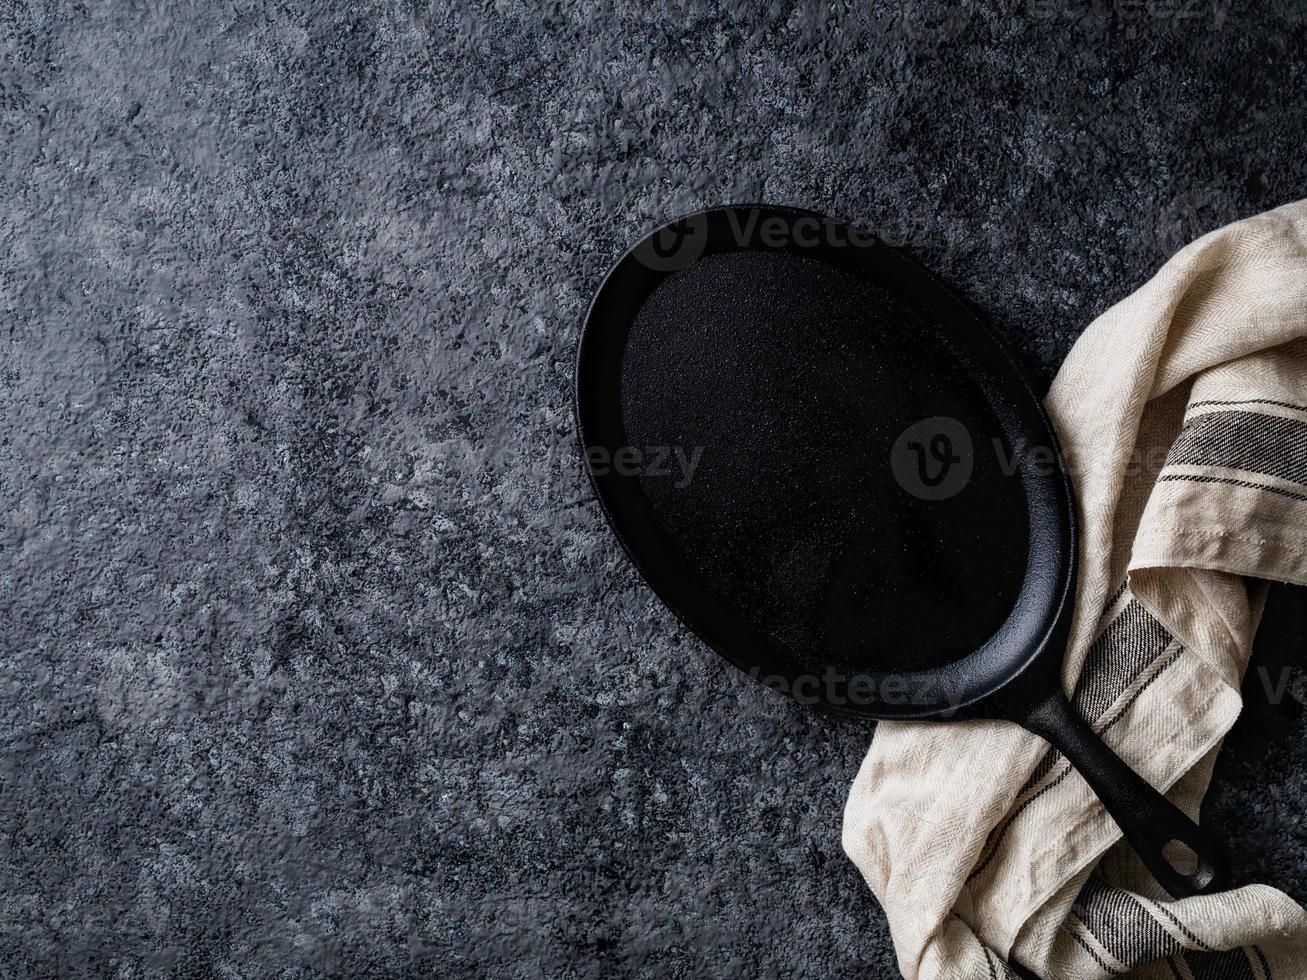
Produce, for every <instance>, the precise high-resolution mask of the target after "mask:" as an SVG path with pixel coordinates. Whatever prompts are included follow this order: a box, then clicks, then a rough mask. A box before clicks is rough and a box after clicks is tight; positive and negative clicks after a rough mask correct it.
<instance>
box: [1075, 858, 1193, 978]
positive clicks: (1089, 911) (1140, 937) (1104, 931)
mask: <svg viewBox="0 0 1307 980" xmlns="http://www.w3.org/2000/svg"><path fill="white" fill-rule="evenodd" d="M1074 911H1075V913H1076V915H1077V916H1078V917H1079V919H1080V921H1081V922H1083V923H1084V924H1085V928H1086V929H1088V930H1089V931H1090V932H1092V933H1093V934H1094V936H1095V938H1097V939H1098V941H1099V942H1100V943H1102V945H1103V948H1104V949H1105V950H1107V951H1108V952H1109V953H1111V954H1112V955H1113V956H1115V957H1116V958H1117V959H1118V960H1120V961H1121V962H1122V963H1124V964H1125V965H1126V966H1138V965H1139V964H1140V963H1149V962H1152V961H1153V960H1160V959H1162V958H1164V957H1167V956H1170V955H1171V954H1172V953H1175V952H1177V951H1178V950H1179V949H1180V948H1181V944H1180V942H1179V940H1177V939H1176V938H1175V937H1174V936H1172V935H1171V934H1170V933H1169V932H1167V931H1166V930H1165V929H1163V928H1162V924H1161V923H1160V922H1158V921H1157V919H1155V918H1154V917H1153V916H1152V915H1151V914H1150V913H1149V911H1148V910H1147V909H1146V908H1144V906H1143V905H1142V904H1141V903H1140V902H1139V900H1138V899H1137V898H1136V897H1135V896H1134V895H1132V894H1130V893H1129V892H1127V891H1124V890H1122V889H1120V888H1113V887H1112V886H1111V885H1108V884H1107V883H1106V882H1104V881H1102V880H1101V879H1100V878H1098V876H1096V875H1095V876H1094V877H1091V878H1090V879H1089V881H1088V882H1086V883H1085V887H1084V889H1083V890H1082V891H1081V892H1080V896H1079V898H1077V899H1076V903H1075V905H1074Z"/></svg>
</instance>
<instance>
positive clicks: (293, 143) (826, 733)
mask: <svg viewBox="0 0 1307 980" xmlns="http://www.w3.org/2000/svg"><path fill="white" fill-rule="evenodd" d="M852 6H853V7H854V8H856V9H852V10H842V9H841V10H840V11H835V12H831V11H829V10H827V9H826V6H825V5H824V4H822V5H817V4H800V5H795V4H794V3H791V2H788V0H786V2H777V3H773V4H771V5H770V7H768V6H767V5H766V4H744V3H739V4H733V5H730V6H728V7H723V8H717V7H714V6H713V5H711V4H709V3H705V2H693V0H692V2H682V3H673V4H668V5H665V6H662V5H660V6H658V7H650V6H649V5H647V4H643V3H636V2H632V0H619V2H617V3H615V4H614V3H607V4H602V5H595V4H588V3H577V4H565V5H562V4H554V5H549V6H548V7H547V9H544V8H540V9H538V8H537V7H536V6H534V5H531V4H527V3H520V2H514V0H505V2H501V3H496V4H477V5H470V4H453V5H450V6H444V5H442V4H439V3H437V4H432V5H428V4H402V3H396V4H393V5H369V4H350V5H346V4H340V5H338V6H337V7H334V8H333V7H329V6H325V5H308V6H305V5H299V4H294V3H280V4H266V5H262V4H258V3H241V4H234V5H233V4H226V3H214V4H196V5H186V6H184V7H179V8H178V9H177V10H175V11H171V10H170V9H169V8H168V7H167V6H166V5H162V4H155V3H149V2H147V3H137V4H73V3H65V2H55V0H50V2H46V3H30V4H29V3H22V2H18V3H14V2H10V3H7V4H5V5H4V6H3V8H2V9H0V52H2V54H3V56H2V57H0V130H2V132H3V139H2V140H0V147H2V148H3V149H2V150H0V163H2V164H3V165H2V166H0V201H3V204H0V303H2V304H3V305H2V307H0V308H2V309H3V332H2V334H0V344H2V345H3V357H2V358H0V377H2V378H3V384H2V385H0V500H2V502H3V507H2V508H0V638H2V639H3V643H2V644H0V658H3V661H2V666H0V740H2V744H3V749H2V750H0V973H4V974H5V975H11V976H19V975H28V974H51V973H54V972H58V971H76V972H89V971H96V972H104V973H113V974H116V975H120V976H137V975H143V974H150V973H168V974H177V973H190V974H207V975H214V974H218V975H226V976H236V975H242V974H248V975H265V974H269V973H273V972H278V971H280V972H281V973H282V974H283V975H288V976H294V975H307V974H308V973H310V972H312V971H318V970H331V971H338V972H344V973H354V974H374V973H391V974H394V973H403V972H415V971H425V972H431V973H435V974H438V975H443V976H463V975H475V974H493V975H498V976H536V975H539V974H540V973H541V972H544V973H546V974H548V975H552V976H597V975H613V974H630V973H640V972H643V973H645V974H647V975H650V976H676V975H691V974H697V975H702V974H714V975H738V976H766V975H786V976H795V975H810V976H814V977H827V976H836V975H851V974H862V975H870V976H888V975H891V974H892V973H893V972H894V966H893V962H894V961H893V953H892V948H891V946H890V943H889V937H888V934H887V930H886V927H885V923H884V919H883V916H882V914H881V912H880V910H879V909H878V908H877V907H876V905H875V902H874V900H873V899H872V898H871V896H870V894H869V892H867V891H866V889H865V888H864V886H863V884H862V882H861V881H860V879H859V877H858V875H857V873H856V871H855V870H854V869H853V867H852V866H851V865H850V864H849V863H848V862H847V861H846V860H845V859H844V857H843V855H842V853H841V850H840V845H839V833H838V832H839V824H840V810H841V807H842V805H843V800H844V794H845V791H846V788H847V786H848V784H849V782H850V781H851V779H852V777H853V774H854V772H855V769H856V767H857V764H858V762H859V760H860V758H861V756H862V754H863V752H864V750H865V748H866V745H867V742H868V738H869V734H870V733H869V730H868V729H867V728H865V727H861V726H857V725H850V724H845V723H839V722H835V721H831V720H828V719H824V718H821V717H817V716H814V715H812V714H810V713H808V712H806V711H804V710H803V709H801V708H799V707H797V706H793V705H791V704H789V703H787V702H784V701H782V700H781V699H779V698H778V697H776V696H774V695H770V694H768V693H766V692H764V691H762V690H761V689H760V688H757V687H755V686H753V685H752V684H751V683H750V682H749V681H748V680H747V678H744V677H742V676H737V675H736V674H735V673H733V672H732V671H731V670H730V669H728V668H727V667H725V666H723V665H722V664H720V663H718V662H717V660H716V659H715V658H714V657H713V656H711V655H710V654H709V653H707V652H706V651H705V650H704V649H703V648H702V647H701V646H700V645H699V644H698V643H697V642H696V641H695V640H694V638H693V637H692V636H690V635H688V634H687V633H686V631H685V630H684V629H682V628H680V627H679V626H678V625H677V624H676V623H675V622H673V620H672V619H671V617H670V616H669V615H668V614H667V613H666V612H665V611H664V610H663V609H662V608H661V607H660V606H659V604H658V602H657V601H656V600H655V599H654V598H653V597H652V596H651V595H650V593H649V592H648V591H647V590H646V589H645V588H643V587H642V586H641V584H640V582H639V581H638V580H637V577H636V575H635V574H634V573H633V572H632V571H631V569H630V568H629V567H627V565H626V564H625V562H624V561H623V559H622V557H621V556H620V554H619V552H618V549H617V547H616V545H615V544H614V542H613V541H612V539H611V538H610V536H609V534H608V533H607V531H606V529H605V528H604V526H603V524H602V522H601V518H600V515H599V513H598V510H597V508H596V506H595V504H594V503H593V502H592V501H591V500H590V498H589V494H588V492H587V490H586V488H585V487H584V486H583V483H582V481H581V479H580V475H579V470H578V468H577V466H576V464H575V463H574V462H573V456H574V443H573V432H572V421H571V408H570V401H569V399H570V373H571V363H572V354H573V347H574V343H575V341H576V337H577V328H578V320H579V317H580V316H581V314H582V312H583V310H584V307H585V304H586V302H587V300H588V298H589V296H590V294H591V292H592V291H593V289H594V288H595V286H596V285H597V283H598V281H599V278H600V276H601V275H602V273H603V271H604V270H605V268H606V267H607V265H608V264H609V263H610V262H611V261H612V259H613V258H614V257H615V255H616V254H617V253H618V251H619V250H620V249H621V248H622V246H623V245H624V244H625V243H626V242H627V241H629V240H630V239H631V238H632V236H633V235H635V234H636V233H637V232H639V231H641V230H644V229H646V228H647V227H649V226H650V225H651V224H653V223H655V222H656V221H657V220H659V219H661V218H663V217H664V216H667V215H668V214H671V213H675V212H679V211H682V210H686V209H689V208H692V207H696V206H700V205H704V204H708V203H716V202H721V201H724V200H751V199H766V200H768V201H771V202H775V203H788V204H796V205H803V206H808V207H814V208H818V209H821V210H826V211H830V212H833V213H835V214H838V215H842V216H845V217H848V218H852V219H854V220H856V221H858V222H860V223H862V224H864V225H867V226H870V227H873V228H876V229H879V230H881V231H882V232H883V233H885V234H886V235H887V237H891V238H897V239H900V240H903V241H904V242H905V243H906V245H907V247H908V248H909V249H910V250H911V251H912V252H913V253H914V254H915V255H917V256H918V257H919V258H920V259H922V260H923V261H925V262H926V263H927V264H929V265H930V266H932V267H933V268H934V269H936V270H937V271H938V272H939V273H940V274H942V275H943V276H944V277H945V278H946V279H947V280H949V281H950V282H951V283H953V284H954V285H955V286H956V287H957V289H958V290H959V291H960V292H962V293H963V294H964V295H966V296H967V297H968V298H970V299H971V300H972V301H973V302H974V303H975V304H976V305H977V306H978V307H979V308H980V309H981V310H982V311H983V312H984V313H985V314H986V315H987V316H988V318H989V319H990V320H991V321H992V322H993V323H994V324H995V326H996V328H997V329H998V330H999V331H1000V332H1002V333H1003V334H1004V335H1006V337H1007V338H1009V340H1011V341H1012V343H1013V345H1014V346H1015V347H1016V348H1018V349H1019V351H1021V352H1022V354H1023V356H1024V357H1025V360H1026V361H1027V363H1028V365H1029V366H1030V368H1031V370H1032V372H1033V373H1034V374H1035V375H1036V376H1038V377H1039V378H1041V379H1042V380H1043V381H1044V382H1047V380H1048V379H1049V378H1050V377H1051V376H1052V373H1053V371H1054V370H1055V368H1056V365H1057V364H1058V362H1059V361H1060V359H1061V358H1062V356H1063V355H1064V354H1065V352H1066V351H1067V349H1068V348H1069V346H1070V345H1071V343H1072V341H1073V340H1074V338H1075V337H1076V335H1077V333H1078V331H1079V330H1081V329H1082V328H1083V326H1084V325H1085V324H1086V323H1087V322H1088V321H1089V320H1090V319H1092V317H1093V316H1094V315H1095V314H1097V313H1098V312H1100V311H1101V310H1103V309H1104V308H1106V307H1107V306H1108V305H1110V304H1111V303H1112V302H1114V301H1115V300H1116V299H1118V298H1120V297H1121V296H1124V295H1125V294H1126V293H1128V292H1129V291H1131V290H1132V289H1134V288H1135V287H1137V286H1138V285H1139V284H1140V283H1141V282H1143V281H1144V280H1145V279H1146V278H1147V277H1148V275H1149V274H1150V273H1151V271H1152V270H1153V269H1155V268H1156V267H1157V265H1158V264H1159V263H1160V262H1161V261H1163V260H1164V259H1165V258H1166V257H1167V256H1168V255H1169V254H1170V253H1171V252H1172V251H1173V250H1174V249H1175V248H1176V247H1178V246H1179V245H1181V244H1183V243H1184V242H1185V241H1187V240H1189V239H1191V238H1193V237H1195V236H1197V235H1198V234H1200V233H1202V232H1204V231H1207V230H1209V229H1211V228H1213V227H1216V226H1218V225H1220V224H1222V223H1224V222H1226V221H1229V220H1231V219H1234V218H1237V217H1240V216H1244V215H1247V214H1250V213H1253V212H1256V211H1260V210H1263V209H1265V208H1267V207H1270V206H1273V205H1276V204H1280V203H1283V202H1285V201H1288V200H1291V199H1294V198H1296V197H1301V196H1302V195H1303V194H1304V189H1305V188H1307V181H1305V180H1304V178H1305V177H1307V157H1305V156H1304V154H1303V144H1304V135H1307V126H1305V125H1304V119H1303V114H1302V97H1303V91H1304V88H1305V86H1307V70H1305V69H1304V65H1303V62H1302V60H1301V51H1302V50H1303V42H1304V37H1305V31H1304V29H1305V27H1307V17H1305V16H1304V13H1303V11H1304V8H1303V7H1302V5H1301V4H1300V3H1298V2H1297V0H1289V2H1288V3H1281V4H1278V5H1277V4H1261V5H1258V7H1257V12H1256V13H1251V12H1248V11H1247V10H1241V9H1237V8H1234V7H1232V6H1227V5H1226V4H1225V3H1223V2H1217V3H1216V4H1215V5H1212V4H1207V3H1203V4H1197V5H1193V6H1192V7H1190V6H1189V5H1187V4H1180V3H1171V4H1166V5H1154V6H1153V7H1150V8H1147V9H1143V10H1139V9H1136V8H1135V6H1134V5H1121V6H1120V7H1117V6H1115V5H1113V4H1111V3H1108V4H1106V5H1104V4H1101V3H1093V4H1091V3H1083V4H1077V3H1071V2H1068V3H1047V2H1040V3H1030V4H1019V3H1013V2H1002V3H999V4H988V5H986V9H984V10H981V9H979V8H978V7H966V8H958V9H957V10H954V11H953V12H952V13H947V12H946V11H947V10H948V9H949V8H945V7H943V6H940V7H930V6H928V5H921V4H917V3H911V2H905V3H894V4H891V5H889V6H886V5H879V6H878V5H875V4H872V5H870V6H867V5H863V4H855V5H852ZM1190 14H1192V16H1191V15H1190ZM1271 619H1272V623H1271V625H1272V627H1274V629H1273V632H1274V634H1275V636H1274V637H1272V640H1273V641H1274V642H1268V643H1264V644H1263V648H1264V649H1263V653H1262V654H1261V656H1262V657H1263V660H1264V662H1266V663H1268V664H1270V665H1272V666H1273V667H1276V668H1278V667H1280V666H1285V667H1288V668H1290V669H1291V684H1290V688H1289V691H1290V694H1291V695H1292V694H1297V695H1298V696H1299V697H1307V685H1305V684H1304V679H1303V677H1302V675H1301V673H1300V661H1301V651H1302V643H1301V640H1300V639H1299V637H1300V636H1301V634H1302V632H1303V626H1304V622H1305V621H1307V616H1305V615H1304V607H1303V603H1302V600H1301V598H1300V597H1298V596H1297V595H1296V594H1293V593H1288V592H1286V593H1284V594H1283V595H1280V596H1279V597H1278V604H1274V605H1273V606H1272V610H1271ZM1254 688H1255V689H1254V690H1253V691H1252V695H1253V698H1254V702H1255V703H1254V706H1253V709H1252V710H1251V711H1250V712H1249V717H1248V718H1247V719H1246V720H1245V721H1244V722H1241V725H1240V728H1239V730H1238V732H1237V734H1236V736H1235V737H1234V738H1233V740H1232V745H1231V752H1230V753H1229V754H1228V756H1227V758H1225V759H1224V760H1223V762H1222V765H1221V769H1220V772H1219V774H1218V785H1217V787H1216V789H1215V791H1214V795H1213V800H1212V806H1211V807H1210V808H1209V809H1211V811H1212V817H1213V819H1214V820H1215V821H1216V822H1217V823H1218V824H1219V825H1221V826H1222V827H1223V828H1224V829H1225V831H1226V832H1227V833H1228V834H1229V836H1230V838H1231V840H1232V841H1233V842H1234V848H1235V850H1236V856H1237V860H1236V864H1237V865H1238V867H1239V869H1240V872H1241V874H1243V875H1244V876H1246V877H1256V878H1259V879H1262V880H1266V881H1270V882H1272V883H1274V884H1277V885H1279V886H1280V887H1283V888H1285V889H1287V890H1288V891H1289V892H1290V893H1291V894H1293V895H1294V896H1295V897H1297V898H1298V899H1307V836H1305V835H1304V832H1303V828H1302V825H1301V820H1302V817H1301V814H1302V812H1303V808H1304V804H1305V803H1307V790H1305V787H1307V751H1305V749H1304V734H1305V733H1307V721H1304V718H1303V711H1302V705H1301V703H1300V701H1299V700H1296V699H1295V698H1294V697H1293V696H1289V697H1286V698H1283V699H1281V701H1280V703H1279V704H1278V705H1270V704H1268V703H1267V700H1268V699H1267V698H1266V697H1265V696H1264V695H1261V694H1258V689H1259V688H1258V686H1257V684H1256V682H1255V681H1254ZM1258 698H1260V699H1261V700H1260V701H1258V700H1257V699H1258Z"/></svg>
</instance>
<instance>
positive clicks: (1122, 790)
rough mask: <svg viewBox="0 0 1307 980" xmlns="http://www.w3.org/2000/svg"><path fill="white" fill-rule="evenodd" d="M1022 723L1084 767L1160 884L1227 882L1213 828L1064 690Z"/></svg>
mask: <svg viewBox="0 0 1307 980" xmlns="http://www.w3.org/2000/svg"><path fill="white" fill-rule="evenodd" d="M1022 724H1023V725H1024V726H1025V727H1026V728H1028V729H1029V730H1030V731H1032V732H1034V733H1035V734H1036V735H1039V736H1040V737H1042V738H1043V739H1044V740H1045V741H1046V742H1048V743H1049V744H1050V745H1052V746H1053V747H1054V748H1055V749H1057V750H1058V751H1059V752H1061V753H1062V754H1063V755H1064V756H1066V757H1067V759H1068V760H1069V761H1070V762H1071V764H1072V765H1073V766H1075V767H1076V769H1077V770H1079V772H1080V775H1082V776H1083V777H1084V778H1085V781H1086V782H1087V783H1089V785H1090V787H1091V788H1092V789H1093V791H1094V792H1095V793H1096V794H1098V798H1099V799H1100V800H1101V801H1102V803H1103V806H1105V807H1106V808H1107V812H1108V813H1109V814H1111V817H1112V819H1113V820H1115V821H1116V823H1117V826H1118V827H1120V828H1121V832H1122V834H1124V835H1125V839H1126V840H1128V841H1129V842H1130V846H1131V847H1133V848H1134V849H1135V853H1136V854H1138V855H1139V857H1140V858H1141V859H1142V860H1143V862H1144V865H1145V866H1146V867H1147V868H1148V870H1149V871H1150V872H1152V874H1153V877H1155V878H1156V879H1157V881H1158V883H1159V884H1161V886H1162V887H1163V888H1165V889H1166V890H1167V891H1168V892H1170V893H1171V895H1173V896H1174V897H1175V898H1186V897H1188V896H1190V895H1204V894H1210V893H1211V892H1217V891H1221V890H1223V889H1225V888H1226V887H1228V884H1229V879H1230V865H1229V861H1228V860H1227V859H1226V856H1225V851H1224V849H1223V848H1222V847H1221V844H1220V843H1219V842H1218V841H1217V840H1216V838H1215V837H1214V836H1212V834H1210V833H1208V832H1207V831H1206V830H1204V829H1203V828H1201V827H1199V826H1198V824H1196V823H1194V822H1193V821H1192V820H1190V819H1189V818H1188V817H1187V816H1186V815H1185V814H1184V812H1183V811H1182V810H1181V809H1180V808H1179V807H1177V806H1176V805H1175V804H1174V803H1172V802H1171V801H1170V800H1168V799H1167V798H1166V797H1165V796H1163V795H1162V794H1161V793H1159V792H1158V791H1157V790H1156V789H1154V788H1153V787H1152V786H1151V785H1150V784H1149V783H1148V782H1147V781H1146V780H1145V779H1144V778H1143V777H1142V776H1140V775H1139V774H1138V773H1136V772H1135V771H1134V770H1133V769H1131V768H1130V767H1129V766H1128V765H1126V764H1125V763H1124V762H1122V761H1121V758H1120V757H1119V756H1118V755H1117V754H1116V753H1115V752H1113V751H1112V750H1111V749H1110V748H1108V746H1107V743H1106V742H1104V741H1103V740H1102V739H1101V738H1100V737H1099V736H1098V735H1096V734H1095V733H1094V730H1093V729H1092V728H1090V727H1089V724H1088V723H1087V722H1086V721H1085V720H1084V719H1083V718H1081V717H1080V715H1079V713H1078V712H1077V711H1076V710H1075V709H1074V708H1073V707H1072V706H1071V705H1070V703H1069V702H1068V701H1067V699H1066V696H1065V695H1063V694H1062V692H1061V690H1060V689H1059V690H1057V691H1056V692H1055V693H1054V694H1053V695H1052V696H1050V697H1047V698H1045V699H1044V700H1043V701H1040V702H1039V703H1038V704H1036V705H1035V706H1034V708H1032V709H1031V710H1030V712H1029V714H1027V715H1026V717H1025V718H1024V719H1023V720H1022Z"/></svg>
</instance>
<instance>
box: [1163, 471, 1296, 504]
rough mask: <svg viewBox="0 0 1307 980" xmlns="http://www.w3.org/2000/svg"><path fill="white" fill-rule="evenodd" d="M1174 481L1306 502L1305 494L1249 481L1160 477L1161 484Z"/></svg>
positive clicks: (1175, 474)
mask: <svg viewBox="0 0 1307 980" xmlns="http://www.w3.org/2000/svg"><path fill="white" fill-rule="evenodd" d="M1174 480H1183V481H1185V482H1187V483H1224V484H1227V485H1229V486H1232V487H1244V488H1245V489H1247V490H1265V491H1266V492H1267V493H1278V494H1279V495H1280V496H1281V497H1288V498H1289V499H1290V500H1307V494H1301V493H1294V492H1293V491H1292V490H1283V489H1281V488H1280V487H1272V486H1267V485H1266V484H1265V483H1254V482H1253V481H1251V480H1230V479H1227V478H1226V477H1223V476H1186V475H1185V474H1183V473H1172V474H1169V475H1167V476H1164V477H1162V482H1163V483H1170V482H1172V481H1174Z"/></svg>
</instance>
